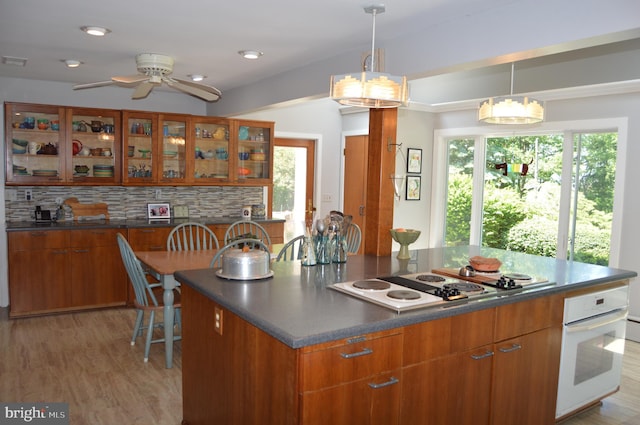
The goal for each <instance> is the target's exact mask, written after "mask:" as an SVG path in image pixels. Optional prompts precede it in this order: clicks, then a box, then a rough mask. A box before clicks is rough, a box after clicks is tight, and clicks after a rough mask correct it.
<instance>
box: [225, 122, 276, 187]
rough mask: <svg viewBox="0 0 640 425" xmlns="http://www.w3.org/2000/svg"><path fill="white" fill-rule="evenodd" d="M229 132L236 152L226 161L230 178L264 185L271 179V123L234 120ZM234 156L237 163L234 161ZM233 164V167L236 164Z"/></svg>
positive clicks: (250, 183)
mask: <svg viewBox="0 0 640 425" xmlns="http://www.w3.org/2000/svg"><path fill="white" fill-rule="evenodd" d="M232 132H233V134H235V135H237V137H236V138H235V140H233V141H235V145H236V150H235V152H237V154H236V157H234V158H232V159H233V160H234V161H232V162H231V163H230V166H231V167H232V169H231V173H230V174H231V180H232V181H234V182H236V183H240V184H246V185H253V186H256V185H268V184H271V183H272V180H273V123H271V122H265V121H247V120H236V121H234V122H233V130H232ZM236 159H237V163H236V162H235V160H236ZM236 164H237V166H236Z"/></svg>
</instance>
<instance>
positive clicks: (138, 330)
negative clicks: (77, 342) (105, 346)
mask: <svg viewBox="0 0 640 425" xmlns="http://www.w3.org/2000/svg"><path fill="white" fill-rule="evenodd" d="M117 238H118V246H119V247H120V254H121V256H122V261H123V263H124V266H125V269H126V270H127V274H128V275H129V280H130V281H131V284H132V286H133V290H134V293H135V296H136V298H135V300H134V302H133V304H134V306H135V308H136V312H137V315H136V321H135V325H134V327H133V335H132V336H131V345H135V343H136V339H137V338H138V337H139V336H142V334H143V332H144V330H145V329H146V330H147V335H146V340H145V346H144V361H145V363H146V362H148V361H149V349H150V348H151V344H154V343H157V342H164V341H165V340H164V338H157V339H153V331H154V329H155V328H161V327H162V326H163V322H162V321H158V322H157V323H156V322H155V314H156V311H162V310H163V309H164V304H163V302H162V299H163V292H164V290H163V288H162V285H161V284H159V283H156V284H150V283H149V282H148V281H147V279H146V277H145V272H144V270H143V268H142V264H140V261H139V260H138V259H137V258H136V255H135V253H134V252H133V249H131V245H129V242H127V240H126V239H125V237H124V236H122V234H121V233H118V235H117ZM173 306H174V308H175V319H174V326H177V327H178V328H180V327H181V324H182V320H181V314H180V313H181V311H180V307H181V304H180V293H179V292H177V291H176V292H175V294H174V303H173ZM145 312H149V320H148V322H147V323H146V324H145V323H144V314H145ZM180 339H182V336H181V335H176V336H174V338H173V340H174V341H178V340H180Z"/></svg>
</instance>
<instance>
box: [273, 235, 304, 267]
mask: <svg viewBox="0 0 640 425" xmlns="http://www.w3.org/2000/svg"><path fill="white" fill-rule="evenodd" d="M303 242H304V235H300V236H296V237H295V238H293V239H291V240H290V241H289V242H287V243H286V244H284V246H283V247H282V249H280V252H278V256H277V257H276V261H293V260H300V259H302V244H303Z"/></svg>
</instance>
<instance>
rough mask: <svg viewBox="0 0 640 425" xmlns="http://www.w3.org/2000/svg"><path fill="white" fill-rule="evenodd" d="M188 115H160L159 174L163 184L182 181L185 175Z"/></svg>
mask: <svg viewBox="0 0 640 425" xmlns="http://www.w3.org/2000/svg"><path fill="white" fill-rule="evenodd" d="M189 123H190V117H189V116H188V115H175V114H172V115H160V119H159V121H158V126H159V128H160V129H161V131H162V134H161V137H160V149H159V152H158V156H159V158H160V164H161V166H160V173H161V174H160V176H159V181H160V182H161V183H164V184H177V183H184V181H185V177H186V176H187V174H186V170H187V155H186V144H187V132H188V129H189Z"/></svg>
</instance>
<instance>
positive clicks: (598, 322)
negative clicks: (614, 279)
mask: <svg viewBox="0 0 640 425" xmlns="http://www.w3.org/2000/svg"><path fill="white" fill-rule="evenodd" d="M628 307H629V288H628V286H624V287H620V288H614V289H609V290H606V291H601V292H596V293H593V294H586V295H581V296H577V297H572V298H567V299H566V300H565V302H564V325H563V339H562V353H561V357H560V379H559V381H558V400H557V404H556V419H559V418H563V417H566V416H568V415H570V414H572V413H574V412H576V411H579V410H581V409H583V408H585V407H586V406H589V405H591V404H594V403H596V402H598V401H599V400H601V399H603V398H604V397H606V396H607V395H609V394H611V393H613V392H615V391H617V390H618V388H619V386H620V377H621V373H622V355H623V353H624V338H625V329H626V317H627V315H628Z"/></svg>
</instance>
